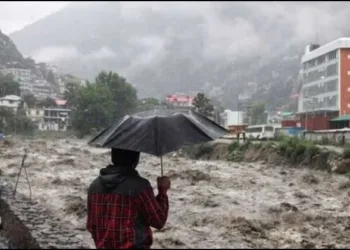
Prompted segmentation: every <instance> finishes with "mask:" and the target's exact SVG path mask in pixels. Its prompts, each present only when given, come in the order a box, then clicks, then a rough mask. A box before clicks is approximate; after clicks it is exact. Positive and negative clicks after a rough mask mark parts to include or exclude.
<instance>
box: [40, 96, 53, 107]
mask: <svg viewBox="0 0 350 250" xmlns="http://www.w3.org/2000/svg"><path fill="white" fill-rule="evenodd" d="M39 105H40V106H44V107H54V106H56V102H55V100H54V99H52V98H51V97H46V99H45V100H42V101H39Z"/></svg>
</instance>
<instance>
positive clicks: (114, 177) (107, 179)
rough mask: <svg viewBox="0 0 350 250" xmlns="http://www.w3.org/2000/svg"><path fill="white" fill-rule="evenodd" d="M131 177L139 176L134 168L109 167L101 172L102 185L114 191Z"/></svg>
mask: <svg viewBox="0 0 350 250" xmlns="http://www.w3.org/2000/svg"><path fill="white" fill-rule="evenodd" d="M131 176H138V172H137V171H136V170H135V169H134V168H126V167H118V166H114V165H109V166H107V167H106V168H103V169H101V170H100V176H99V179H100V183H101V185H102V186H103V187H104V188H106V189H113V188H115V187H117V186H118V185H120V184H121V183H122V182H124V181H125V180H126V179H127V178H129V177H131Z"/></svg>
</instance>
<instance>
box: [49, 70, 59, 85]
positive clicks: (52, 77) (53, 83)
mask: <svg viewBox="0 0 350 250" xmlns="http://www.w3.org/2000/svg"><path fill="white" fill-rule="evenodd" d="M46 81H48V82H49V83H51V84H52V85H57V83H56V80H55V75H54V74H53V72H52V70H50V71H49V72H48V73H47V77H46Z"/></svg>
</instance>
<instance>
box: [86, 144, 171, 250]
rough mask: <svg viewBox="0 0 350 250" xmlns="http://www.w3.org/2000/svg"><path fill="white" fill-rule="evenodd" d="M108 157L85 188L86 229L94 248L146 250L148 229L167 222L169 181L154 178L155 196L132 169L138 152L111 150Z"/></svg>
mask: <svg viewBox="0 0 350 250" xmlns="http://www.w3.org/2000/svg"><path fill="white" fill-rule="evenodd" d="M111 158H112V163H113V164H112V165H109V166H107V167H106V168H103V169H101V170H100V175H99V177H97V178H96V179H95V180H94V181H93V182H92V183H91V185H90V187H89V189H88V202H87V203H88V204H87V210H88V218H87V230H88V231H89V232H90V233H91V236H92V238H93V240H94V242H95V246H96V248H97V249H132V248H139V249H149V248H150V247H151V245H152V242H153V239H152V230H151V228H150V227H153V228H156V229H162V228H163V227H164V225H165V223H166V221H167V217H168V211H169V202H168V196H167V191H168V190H169V188H170V180H169V178H168V177H166V176H162V177H158V179H157V183H158V195H157V196H155V195H154V193H153V188H152V187H151V185H150V183H149V181H148V180H146V179H144V178H142V177H141V176H139V174H138V172H137V171H136V170H135V168H136V166H137V165H138V163H139V158H140V153H139V152H136V151H130V150H124V149H117V148H112V150H111Z"/></svg>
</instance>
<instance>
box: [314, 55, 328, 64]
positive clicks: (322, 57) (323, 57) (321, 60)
mask: <svg viewBox="0 0 350 250" xmlns="http://www.w3.org/2000/svg"><path fill="white" fill-rule="evenodd" d="M316 61H317V65H320V64H322V63H324V62H325V61H326V56H325V55H323V56H319V57H317V59H316Z"/></svg>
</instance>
